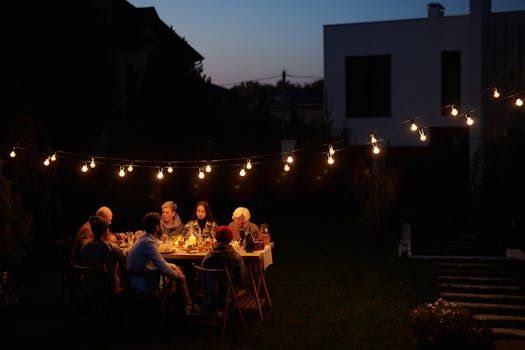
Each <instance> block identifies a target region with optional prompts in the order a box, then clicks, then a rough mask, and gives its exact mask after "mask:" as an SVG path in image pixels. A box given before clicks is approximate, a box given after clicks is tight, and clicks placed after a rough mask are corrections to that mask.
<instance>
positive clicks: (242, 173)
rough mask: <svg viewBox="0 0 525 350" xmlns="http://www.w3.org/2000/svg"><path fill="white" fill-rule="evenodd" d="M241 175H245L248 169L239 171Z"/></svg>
mask: <svg viewBox="0 0 525 350" xmlns="http://www.w3.org/2000/svg"><path fill="white" fill-rule="evenodd" d="M239 175H241V176H245V175H246V170H244V168H242V169H241V171H239Z"/></svg>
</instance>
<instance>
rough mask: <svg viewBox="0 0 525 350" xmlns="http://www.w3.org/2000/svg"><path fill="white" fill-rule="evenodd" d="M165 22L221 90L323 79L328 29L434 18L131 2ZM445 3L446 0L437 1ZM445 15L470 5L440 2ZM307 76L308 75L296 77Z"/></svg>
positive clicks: (408, 9) (272, 0) (280, 5)
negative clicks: (283, 75) (248, 83)
mask: <svg viewBox="0 0 525 350" xmlns="http://www.w3.org/2000/svg"><path fill="white" fill-rule="evenodd" d="M128 1H129V2H130V3H131V4H133V5H134V6H135V7H150V6H153V7H155V9H156V11H157V13H158V15H159V17H160V18H161V19H162V20H163V21H164V22H165V23H166V24H167V25H168V26H172V27H173V29H174V30H175V32H176V33H177V34H178V35H179V36H181V37H183V38H185V39H186V40H187V41H188V43H189V44H190V45H191V46H192V47H193V48H194V49H196V50H197V51H198V52H199V53H200V54H201V55H202V56H204V61H203V67H204V73H205V74H206V75H207V76H210V77H211V79H212V82H213V83H214V84H217V85H223V86H225V87H231V86H232V85H233V84H234V83H239V82H242V81H248V80H260V82H261V83H269V84H273V83H274V82H275V81H276V79H277V78H275V79H266V80H261V79H263V78H267V77H275V76H280V74H281V72H282V71H283V70H286V72H287V74H288V75H289V80H290V81H291V82H292V83H304V82H312V81H314V80H316V79H322V78H323V25H327V24H340V23H356V22H375V21H384V20H397V19H409V18H425V17H427V4H428V3H430V2H433V1H425V0H403V1H392V0H366V1H364V0H245V1H241V0H128ZM438 2H439V1H438ZM439 3H441V4H442V5H443V6H444V7H445V16H456V15H466V14H468V12H469V0H445V1H440V2H439ZM516 10H521V11H525V0H493V1H492V12H503V11H516ZM293 76H304V77H308V78H302V79H301V78H296V77H293Z"/></svg>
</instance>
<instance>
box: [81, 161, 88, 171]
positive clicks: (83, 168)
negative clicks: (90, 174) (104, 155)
mask: <svg viewBox="0 0 525 350" xmlns="http://www.w3.org/2000/svg"><path fill="white" fill-rule="evenodd" d="M87 171H88V166H87V164H85V163H84V165H82V172H83V173H87Z"/></svg>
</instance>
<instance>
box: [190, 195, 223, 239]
mask: <svg viewBox="0 0 525 350" xmlns="http://www.w3.org/2000/svg"><path fill="white" fill-rule="evenodd" d="M216 230H217V221H216V220H215V218H214V217H213V213H212V212H211V208H210V205H209V204H208V202H206V201H200V202H197V204H196V205H195V208H194V210H193V216H192V217H191V220H190V221H188V222H187V223H186V225H184V231H183V235H184V236H189V235H191V234H193V235H194V236H195V237H197V239H200V240H203V241H204V240H206V239H210V240H213V239H215V231H216Z"/></svg>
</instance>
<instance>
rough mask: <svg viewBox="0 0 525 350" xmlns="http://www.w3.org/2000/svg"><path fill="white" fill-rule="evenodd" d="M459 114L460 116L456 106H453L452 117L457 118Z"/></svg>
mask: <svg viewBox="0 0 525 350" xmlns="http://www.w3.org/2000/svg"><path fill="white" fill-rule="evenodd" d="M458 114H459V111H458V109H457V108H456V107H455V106H454V105H452V106H451V107H450V115H451V116H453V117H457V116H458Z"/></svg>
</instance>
